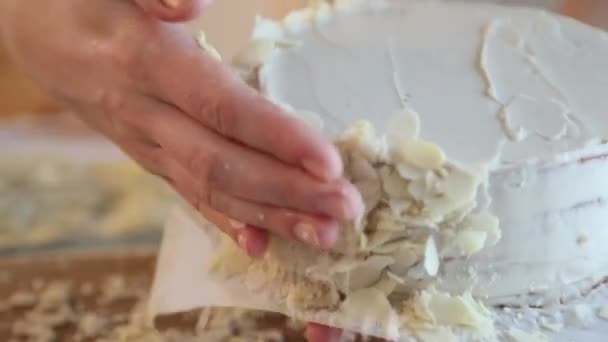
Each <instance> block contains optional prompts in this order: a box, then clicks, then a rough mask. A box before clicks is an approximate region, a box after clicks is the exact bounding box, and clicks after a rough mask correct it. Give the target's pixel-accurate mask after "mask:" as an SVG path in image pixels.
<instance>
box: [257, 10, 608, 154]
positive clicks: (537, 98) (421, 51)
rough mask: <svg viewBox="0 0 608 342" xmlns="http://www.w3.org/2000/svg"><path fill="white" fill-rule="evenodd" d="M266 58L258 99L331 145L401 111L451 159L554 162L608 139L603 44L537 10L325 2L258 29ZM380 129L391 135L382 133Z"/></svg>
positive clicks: (599, 37)
mask: <svg viewBox="0 0 608 342" xmlns="http://www.w3.org/2000/svg"><path fill="white" fill-rule="evenodd" d="M254 38H256V39H266V38H274V39H283V40H289V41H293V42H294V43H295V45H294V46H293V47H291V48H288V49H279V50H276V51H275V52H274V53H273V54H272V55H271V56H269V58H268V59H267V60H266V61H265V63H264V65H263V66H262V67H261V69H260V72H259V75H258V76H259V77H258V78H259V85H260V87H261V90H262V91H263V92H264V93H265V94H266V95H267V96H269V97H270V98H271V99H272V100H273V101H275V102H278V103H283V104H286V105H289V106H290V107H292V108H294V110H297V111H308V112H313V113H317V114H319V115H320V116H321V118H323V121H324V129H325V131H326V132H327V133H328V134H329V135H330V136H334V135H336V134H338V133H339V132H342V131H343V130H344V129H345V128H346V127H347V126H348V125H349V124H350V123H352V122H354V121H356V120H359V119H362V118H364V119H367V120H369V121H371V122H372V123H373V124H374V125H375V126H376V127H377V128H378V129H379V130H382V129H384V128H385V127H386V125H387V122H389V121H390V120H389V119H390V118H391V116H392V115H393V113H395V112H396V111H399V110H401V109H403V108H406V109H410V110H414V111H416V112H417V113H418V114H419V116H420V118H421V121H422V125H421V127H422V131H421V137H422V138H423V139H425V140H429V141H433V142H436V143H438V144H439V145H440V146H442V148H443V149H444V150H445V152H446V154H447V155H448V156H449V158H450V159H451V160H454V161H457V162H462V163H466V164H485V163H487V162H495V161H496V162H500V163H501V164H516V163H522V162H525V161H534V160H553V159H556V158H557V159H560V160H564V157H565V156H568V155H570V154H571V153H577V152H580V151H582V150H583V151H584V149H585V148H589V147H590V146H598V145H600V144H601V143H602V142H603V141H604V140H605V138H608V113H607V112H608V96H607V95H608V66H607V65H606V61H608V34H607V33H606V32H604V31H601V30H598V29H595V28H592V27H589V26H587V25H584V24H582V23H579V22H577V21H574V20H571V19H568V18H564V17H560V16H558V15H554V14H550V13H547V12H544V11H540V10H534V9H527V8H515V7H503V6H498V5H480V4H464V3H439V2H434V1H408V0H394V1H386V0H384V1H352V0H351V1H335V3H334V6H328V5H319V6H317V7H316V8H314V7H313V8H312V9H311V8H309V9H306V10H303V11H299V12H295V13H292V14H291V15H290V16H288V17H287V18H286V19H285V20H284V21H283V22H282V23H274V24H272V23H268V22H260V23H259V25H258V27H257V30H256V32H255V33H254ZM390 129H398V127H391V128H390Z"/></svg>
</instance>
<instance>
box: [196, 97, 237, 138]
mask: <svg viewBox="0 0 608 342" xmlns="http://www.w3.org/2000/svg"><path fill="white" fill-rule="evenodd" d="M225 102H226V100H222V97H221V96H219V95H214V96H206V97H205V98H203V99H201V101H200V102H199V105H198V108H197V112H198V113H200V115H201V116H202V119H203V120H204V121H205V122H206V123H207V125H209V126H210V127H211V128H212V129H213V130H215V131H216V132H217V133H219V134H221V135H228V136H229V135H231V133H232V132H233V131H234V127H235V122H234V118H235V115H233V114H232V112H231V111H227V110H223V109H224V108H228V107H227V106H225V105H224V103H225Z"/></svg>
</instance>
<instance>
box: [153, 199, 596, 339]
mask: <svg viewBox="0 0 608 342" xmlns="http://www.w3.org/2000/svg"><path fill="white" fill-rule="evenodd" d="M219 241H220V236H219V233H218V230H217V229H216V228H215V227H214V226H213V225H212V224H210V223H207V222H204V221H202V220H201V219H199V218H198V217H194V216H193V215H192V214H191V213H190V211H189V210H188V209H185V208H184V207H177V208H175V209H174V211H173V212H172V214H171V216H170V218H169V220H168V221H167V225H166V228H165V233H164V238H163V242H162V246H161V250H160V254H159V258H158V263H157V269H156V275H155V279H154V283H153V287H152V291H151V297H150V301H149V312H150V315H152V316H156V315H162V314H171V313H177V312H184V311H190V310H193V309H196V308H201V307H213V306H215V307H240V308H246V309H257V310H264V311H273V312H281V313H283V314H286V315H288V316H291V317H294V315H295V318H297V319H301V320H305V321H310V322H317V323H322V324H326V325H330V326H336V327H340V328H345V329H346V330H350V331H355V332H362V333H365V334H368V335H376V336H380V337H385V338H389V339H392V340H401V341H411V339H410V338H408V337H407V336H401V337H399V333H398V331H397V330H398V326H396V324H397V323H396V322H395V323H394V324H383V323H384V322H380V321H374V319H373V317H366V318H365V319H364V321H361V318H359V320H348V319H346V318H345V317H340V315H336V314H332V313H330V312H325V311H321V312H317V313H316V314H310V313H308V314H307V313H304V314H301V315H297V314H296V313H293V312H289V310H287V308H286V307H285V305H284V303H278V302H276V301H275V299H274V297H273V295H272V294H273V291H274V290H276V289H273V288H272V287H266V288H264V289H262V290H261V291H256V292H252V291H251V290H249V289H248V287H247V286H245V281H244V279H243V278H242V277H241V278H238V277H236V278H231V279H229V280H226V279H224V278H223V277H222V276H220V275H215V274H212V273H210V272H209V267H210V263H211V261H212V259H213V256H214V254H215V253H216V252H217V250H218V248H219V246H220V243H219ZM577 305H578V306H579V307H582V308H585V310H587V313H589V315H588V316H587V317H583V318H580V319H579V318H576V317H574V316H576V315H574V314H573V312H574V311H575V308H576V306H577ZM602 308H608V287H606V286H604V287H603V288H601V289H599V290H596V291H595V292H594V293H593V295H592V296H589V297H588V298H586V299H585V300H582V301H581V302H577V303H571V304H569V305H568V306H563V307H559V308H552V309H544V310H536V309H529V308H528V309H519V310H518V309H512V310H507V311H505V310H502V309H492V312H493V315H494V316H495V318H496V326H497V329H498V330H499V336H503V337H504V336H508V332H509V331H510V330H512V329H519V330H522V331H529V332H535V331H540V332H543V333H544V334H546V335H547V336H550V338H549V340H548V341H556V342H569V341H585V342H603V341H606V337H607V336H608V321H606V320H603V319H601V318H599V316H598V315H597V313H598V312H599V311H600V310H601V309H602ZM543 317H544V318H543ZM543 320H548V321H552V320H556V321H559V322H561V323H564V324H565V327H564V328H563V329H561V330H560V331H559V332H558V333H553V332H551V331H549V330H547V329H546V328H543V327H542V324H541V322H542V321H543ZM387 323H388V322H387ZM401 333H402V334H403V330H402V331H401ZM459 336H460V337H461V338H462V339H461V341H469V339H467V338H466V337H465V336H466V334H465V335H462V334H461V335H459ZM501 340H502V339H501ZM506 340H507V341H509V340H508V339H506ZM430 341H433V340H430ZM514 341H517V340H514ZM517 342H519V341H517Z"/></svg>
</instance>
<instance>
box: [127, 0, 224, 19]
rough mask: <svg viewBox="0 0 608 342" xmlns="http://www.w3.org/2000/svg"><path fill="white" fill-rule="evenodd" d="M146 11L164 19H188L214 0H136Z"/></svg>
mask: <svg viewBox="0 0 608 342" xmlns="http://www.w3.org/2000/svg"><path fill="white" fill-rule="evenodd" d="M134 1H135V3H136V4H137V5H138V6H139V7H141V8H142V9H143V10H144V11H145V12H147V13H149V14H150V15H152V16H154V17H157V18H158V19H160V20H164V21H186V20H189V19H192V18H195V17H197V16H199V15H200V14H201V13H202V12H203V10H204V9H205V8H207V7H208V6H209V5H210V4H211V1H212V0H134Z"/></svg>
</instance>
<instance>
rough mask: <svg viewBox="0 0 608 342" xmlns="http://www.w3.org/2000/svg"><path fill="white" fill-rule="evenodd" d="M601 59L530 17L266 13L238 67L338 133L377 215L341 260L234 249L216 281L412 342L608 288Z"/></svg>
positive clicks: (573, 33) (285, 249) (375, 6)
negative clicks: (502, 311) (257, 256)
mask: <svg viewBox="0 0 608 342" xmlns="http://www.w3.org/2000/svg"><path fill="white" fill-rule="evenodd" d="M203 45H204V44H203ZM607 63H608V34H607V33H605V32H603V31H600V30H597V29H594V28H591V27H589V26H586V25H584V24H582V23H579V22H576V21H574V20H571V19H568V18H563V17H559V16H557V15H554V14H549V13H546V12H543V11H540V10H533V9H526V8H515V7H501V6H497V5H480V4H464V3H455V2H450V3H439V2H432V1H406V0H402V1H398V0H394V1H390V0H385V1H334V2H333V3H331V4H330V3H327V2H322V1H319V2H316V4H315V5H314V6H311V7H310V8H308V9H305V10H301V11H297V12H293V13H291V14H290V15H289V16H287V17H286V18H285V19H284V20H283V21H282V22H272V21H267V20H262V19H260V20H259V21H258V24H257V27H256V30H255V33H254V37H253V40H252V42H251V44H250V46H249V47H247V48H246V49H245V50H244V51H243V53H241V54H240V55H238V56H237V57H236V59H235V61H234V65H235V68H236V69H237V70H238V71H239V72H240V73H241V75H242V76H243V77H244V78H245V79H246V80H247V81H248V82H249V83H250V84H251V85H252V86H255V87H256V88H258V89H259V90H260V91H261V92H262V93H263V94H264V95H265V96H267V97H268V98H269V99H271V100H272V101H273V102H275V103H277V104H280V105H282V106H283V107H285V108H287V109H288V110H289V111H291V112H292V113H293V114H294V115H298V116H301V117H302V118H304V119H305V120H308V121H309V122H311V123H313V124H315V125H318V126H320V127H321V129H323V130H324V132H326V133H327V135H328V137H331V138H332V139H335V141H336V145H337V146H338V148H339V150H340V152H341V154H342V156H343V159H344V162H345V173H346V176H347V177H348V178H349V179H350V180H351V181H352V182H353V183H354V184H355V185H356V186H357V187H358V189H359V190H360V191H361V193H362V195H363V198H364V202H365V204H366V212H365V215H364V216H363V217H361V218H360V219H359V220H357V221H356V222H350V223H348V224H345V225H344V227H343V228H344V229H343V235H344V237H343V239H342V240H341V241H340V243H339V245H338V246H337V248H336V249H335V250H334V251H332V252H329V253H319V252H318V251H313V250H309V249H308V248H306V247H304V246H302V245H299V244H298V243H294V242H287V241H282V240H279V239H276V240H273V243H272V246H271V249H270V251H269V253H268V255H267V256H265V257H264V258H263V259H261V260H250V259H248V258H246V257H245V256H243V255H238V254H239V252H238V251H237V250H236V249H235V248H232V247H230V246H229V244H230V243H229V242H227V244H228V245H226V247H225V248H224V249H223V250H221V251H220V252H219V253H220V254H219V256H220V257H218V258H216V259H215V260H214V261H213V262H212V263H211V267H212V270H213V271H215V273H216V274H223V275H224V278H223V279H224V280H226V279H229V278H234V277H237V278H238V277H243V278H244V279H245V281H244V282H242V283H245V284H255V286H246V287H247V291H252V292H255V293H266V295H267V296H268V298H269V299H268V300H270V301H272V302H273V303H274V304H273V305H270V306H267V307H266V308H270V309H273V310H278V311H281V312H284V313H287V314H290V315H293V316H297V317H298V318H302V319H311V320H315V321H321V322H322V323H326V324H332V325H337V326H342V327H347V328H353V325H354V326H355V327H356V326H357V323H353V324H351V323H349V322H356V321H358V322H359V323H358V324H362V323H360V322H368V323H369V321H370V320H371V321H373V323H372V326H371V327H370V326H368V327H367V328H357V329H359V331H363V332H368V333H370V334H374V335H377V336H382V337H388V338H392V339H402V340H407V339H406V337H408V336H409V337H412V336H415V337H417V338H418V339H421V340H425V338H429V339H427V340H428V341H447V340H448V339H447V338H448V337H450V338H455V337H454V336H456V335H458V334H456V335H453V334H452V333H455V331H456V330H459V329H460V330H463V331H464V332H465V333H464V335H462V336H467V337H468V338H470V339H472V340H493V339H496V338H500V337H501V336H503V335H501V334H500V333H497V332H496V331H495V329H494V326H493V320H494V318H495V317H494V315H493V314H491V313H490V311H488V309H486V307H488V308H490V307H546V306H547V307H548V306H552V305H559V304H564V303H568V301H573V300H578V299H580V298H584V297H585V296H587V295H589V294H590V293H591V292H592V291H594V289H597V288H598V287H600V286H601V285H602V283H603V282H604V281H605V279H606V277H608V248H606V247H605V243H606V241H608V207H607V205H606V204H607V202H606V201H607V200H608V159H607V158H608V145H607V144H606V142H607V138H608V64H607ZM208 234H212V233H208ZM161 261H162V255H161ZM236 264H238V267H237V266H235V265H236ZM218 279H220V280H217V279H216V280H215V281H222V280H221V279H222V277H219V278H218ZM160 287H162V286H160ZM268 289H272V290H268ZM159 291H160V290H158V289H157V292H159ZM244 291H245V290H244ZM161 292H162V291H161ZM270 292H272V293H270ZM210 304H214V303H210ZM215 304H218V303H215ZM258 306H259V305H258ZM160 311H162V310H160ZM362 326H364V325H362ZM516 335H517V333H514V332H511V335H510V336H516ZM441 336H443V337H441ZM519 336H521V335H519ZM530 336H531V335H530ZM530 336H528V337H530ZM463 338H464V337H463ZM514 339H515V338H514Z"/></svg>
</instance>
